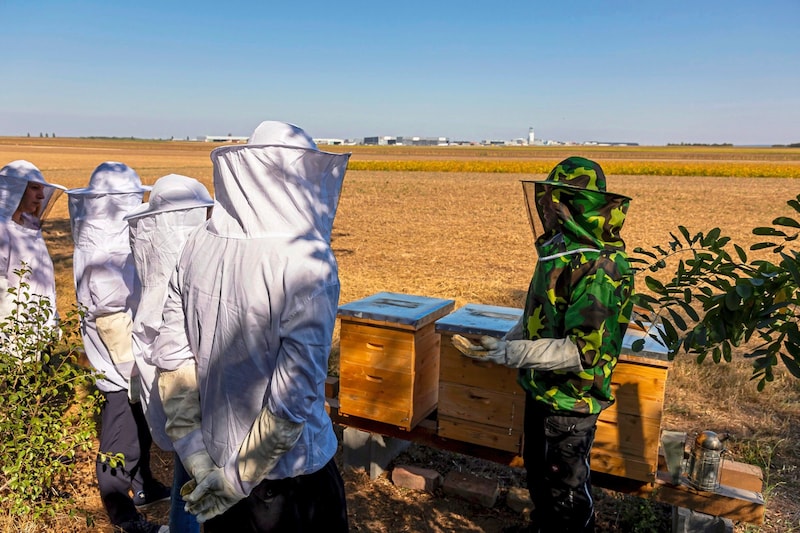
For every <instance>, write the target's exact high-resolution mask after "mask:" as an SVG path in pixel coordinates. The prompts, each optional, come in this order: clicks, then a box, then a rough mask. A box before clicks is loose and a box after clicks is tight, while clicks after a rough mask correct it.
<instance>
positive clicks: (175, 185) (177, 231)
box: [125, 174, 214, 450]
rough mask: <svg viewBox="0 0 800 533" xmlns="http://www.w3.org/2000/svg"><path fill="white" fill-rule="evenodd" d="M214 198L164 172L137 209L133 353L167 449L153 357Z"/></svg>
mask: <svg viewBox="0 0 800 533" xmlns="http://www.w3.org/2000/svg"><path fill="white" fill-rule="evenodd" d="M213 204H214V200H213V199H212V198H211V195H210V194H209V193H208V191H207V190H206V188H205V187H204V186H203V184H202V183H200V182H199V181H197V180H195V179H194V178H189V177H187V176H181V175H178V174H170V175H168V176H164V177H161V178H159V179H158V180H157V181H156V182H155V184H154V185H153V189H152V192H151V193H150V201H149V202H148V203H144V204H142V205H141V206H139V207H138V208H136V209H134V210H133V211H131V212H130V213H129V214H128V215H127V216H126V217H125V218H126V219H127V220H128V223H129V224H130V239H131V241H130V242H131V248H132V250H133V257H134V261H135V263H136V272H137V274H138V278H139V282H140V283H141V287H142V289H141V290H142V293H141V299H140V300H139V305H138V307H137V309H136V315H135V317H134V321H133V355H134V358H135V359H136V368H137V370H138V377H139V382H140V385H141V401H142V409H143V410H144V414H145V417H146V418H147V422H148V425H149V426H150V433H151V434H152V435H153V440H154V441H155V443H156V444H157V445H158V447H159V448H161V449H162V450H172V441H170V439H169V437H167V434H166V432H165V431H164V424H165V422H166V416H165V414H164V407H163V405H162V403H161V398H160V397H159V394H158V387H154V383H155V380H156V368H155V367H154V366H152V365H150V364H148V363H147V362H146V361H149V360H150V358H151V354H152V351H153V348H154V342H155V338H156V336H157V335H158V328H159V327H160V326H161V313H162V311H163V309H164V302H165V300H166V298H167V284H168V282H169V277H170V275H171V274H172V271H173V270H175V264H176V262H177V260H178V255H179V253H180V251H181V248H182V247H183V243H184V242H185V241H186V237H188V235H189V233H191V232H192V230H194V229H195V228H196V227H197V226H199V225H201V224H202V223H203V222H205V220H206V212H207V207H210V206H211V205H213Z"/></svg>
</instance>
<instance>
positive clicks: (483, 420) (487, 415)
mask: <svg viewBox="0 0 800 533" xmlns="http://www.w3.org/2000/svg"><path fill="white" fill-rule="evenodd" d="M520 315H522V310H520V309H512V308H509V307H497V306H491V305H477V304H467V305H465V306H464V307H462V308H460V309H459V310H458V311H456V312H454V313H452V314H450V315H448V316H446V317H444V318H441V319H439V320H438V321H437V322H436V331H437V332H439V333H440V334H441V336H442V341H441V342H442V348H441V352H440V354H441V362H440V370H439V411H438V413H437V416H438V422H439V425H438V430H437V433H438V435H439V436H441V437H445V438H450V439H453V440H458V441H463V442H469V443H472V444H478V445H481V446H487V447H489V448H495V449H499V450H505V451H510V452H514V453H520V452H521V450H522V429H523V420H524V413H525V392H524V391H523V390H522V388H521V387H520V386H519V385H518V384H517V380H516V377H517V370H516V369H512V368H507V367H505V366H500V365H495V364H493V363H489V362H484V361H476V360H475V359H470V358H468V357H464V356H463V355H461V353H460V352H459V351H458V350H456V349H455V348H454V347H453V345H452V342H451V340H452V338H453V335H455V334H460V335H463V336H464V337H467V338H468V339H471V340H472V341H473V342H475V343H478V339H480V337H481V336H482V335H489V336H492V337H502V336H503V335H505V334H506V333H507V332H508V331H509V330H510V329H511V328H512V327H513V326H514V324H516V322H517V321H518V320H519V317H520Z"/></svg>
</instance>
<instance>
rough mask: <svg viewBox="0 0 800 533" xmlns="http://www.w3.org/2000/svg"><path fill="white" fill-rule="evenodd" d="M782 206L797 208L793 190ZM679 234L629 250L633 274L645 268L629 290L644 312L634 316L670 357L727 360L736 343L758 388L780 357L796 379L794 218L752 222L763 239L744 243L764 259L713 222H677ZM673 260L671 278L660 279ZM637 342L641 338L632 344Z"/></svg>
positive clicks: (799, 344)
mask: <svg viewBox="0 0 800 533" xmlns="http://www.w3.org/2000/svg"><path fill="white" fill-rule="evenodd" d="M787 205H788V206H789V207H790V208H792V209H793V210H794V212H795V213H796V214H797V213H800V195H798V196H797V197H796V198H794V199H792V200H789V201H788V202H787ZM795 216H796V215H795ZM678 233H679V234H677V235H676V234H675V233H670V237H671V240H670V241H669V243H668V244H667V245H666V246H665V247H664V246H654V247H652V248H651V249H644V248H636V249H634V251H633V254H632V255H631V263H632V264H633V265H634V267H635V268H636V270H637V275H640V274H645V278H644V282H645V285H646V287H647V289H648V292H639V293H638V294H637V295H636V297H635V298H636V304H637V305H639V306H640V307H643V308H644V309H646V310H647V311H648V313H649V317H646V318H645V317H641V316H640V317H636V318H635V319H634V321H635V322H637V324H638V325H639V326H640V327H643V328H645V329H646V330H647V331H648V335H649V336H650V337H652V338H653V339H655V340H657V341H659V342H660V343H662V344H663V345H664V346H665V347H666V348H667V349H668V351H669V358H670V359H673V358H674V357H675V356H676V355H677V354H678V353H680V352H681V351H684V352H686V353H688V354H691V355H694V356H695V357H696V359H697V361H698V363H700V362H702V361H704V360H705V359H706V357H707V356H708V355H711V357H712V359H713V360H714V362H716V363H719V362H721V361H723V360H724V361H727V362H730V361H731V359H732V354H733V351H734V349H741V350H742V351H743V354H744V357H745V358H748V359H751V360H752V365H753V379H756V380H758V390H763V389H764V387H765V386H766V384H767V383H768V382H770V381H773V379H774V368H775V367H776V366H777V365H778V364H779V363H782V364H783V365H784V366H785V367H786V368H787V369H788V371H789V372H790V373H791V374H792V375H793V376H794V377H796V378H800V330H798V303H799V302H800V252H798V250H797V245H796V243H797V239H798V235H800V223H798V221H797V220H796V219H795V218H791V217H788V216H785V217H784V216H782V217H778V218H776V219H774V220H773V221H772V226H766V227H757V228H754V229H753V234H754V235H758V236H762V237H767V238H768V240H765V241H763V242H758V243H756V244H753V245H752V246H750V249H749V250H750V251H751V252H754V251H760V252H761V255H763V254H765V253H766V255H767V257H768V258H767V259H749V258H748V254H747V251H746V250H745V249H744V248H743V247H742V246H739V245H738V244H735V243H732V242H731V239H730V238H729V237H726V236H724V235H722V233H721V231H720V229H719V228H713V229H711V230H709V231H707V232H705V233H704V232H699V233H695V234H694V235H692V234H690V232H689V231H688V230H687V229H686V228H685V227H683V226H679V227H678ZM676 261H677V265H676V266H675V267H674V268H675V270H674V272H673V273H672V279H671V280H670V281H669V282H667V283H663V282H661V281H659V279H657V278H658V277H661V278H663V277H664V276H663V274H669V273H670V270H669V269H670V268H673V267H672V265H675V264H676V263H675V262H676ZM659 273H661V274H662V275H661V276H656V274H659ZM655 323H658V324H661V326H662V327H660V328H655V327H653V324H655ZM643 346H644V339H640V340H638V341H636V342H635V343H634V344H633V350H634V351H639V350H641V349H642V348H643Z"/></svg>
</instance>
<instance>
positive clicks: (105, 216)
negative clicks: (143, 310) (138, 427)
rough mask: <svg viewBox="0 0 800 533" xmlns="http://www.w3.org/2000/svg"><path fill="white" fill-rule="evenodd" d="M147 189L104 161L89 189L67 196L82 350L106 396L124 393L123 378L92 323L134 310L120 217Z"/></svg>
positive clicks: (132, 273)
mask: <svg viewBox="0 0 800 533" xmlns="http://www.w3.org/2000/svg"><path fill="white" fill-rule="evenodd" d="M149 189H150V187H148V186H143V185H142V183H141V180H140V178H139V175H138V174H137V173H136V172H135V171H134V170H133V169H132V168H130V167H128V166H127V165H125V164H123V163H117V162H114V161H108V162H105V163H102V164H101V165H99V166H98V167H97V168H96V169H95V171H94V172H93V173H92V176H91V178H90V180H89V186H88V187H84V188H80V189H70V190H69V191H67V194H68V195H69V215H70V223H71V225H72V239H73V241H74V243H75V248H74V252H73V271H74V276H75V292H76V295H77V300H78V303H79V304H81V305H83V306H86V316H85V317H84V320H83V327H82V333H83V342H84V348H85V349H86V355H87V357H88V358H89V361H90V362H91V363H92V366H94V368H95V369H97V370H98V371H99V372H100V373H102V374H104V376H105V379H99V380H98V382H97V385H98V388H100V389H101V390H103V391H106V392H111V391H117V390H122V389H127V387H128V379H127V377H126V376H124V375H123V374H120V372H119V371H118V370H117V369H116V368H115V366H114V364H113V362H112V360H111V357H110V355H109V353H108V350H107V349H106V347H105V345H104V343H103V341H102V340H101V338H100V336H99V334H98V332H97V329H96V325H95V320H96V318H97V317H99V316H107V315H112V314H115V313H120V312H125V313H128V314H130V315H131V316H132V314H133V312H135V310H136V304H137V302H138V301H139V283H138V279H137V278H136V270H135V267H134V262H133V254H132V253H131V248H130V238H129V235H128V223H127V222H126V221H125V220H123V218H124V217H125V215H126V214H127V213H128V212H129V211H131V210H132V209H133V208H135V207H137V206H139V205H141V203H142V198H143V196H144V192H145V191H147V190H149Z"/></svg>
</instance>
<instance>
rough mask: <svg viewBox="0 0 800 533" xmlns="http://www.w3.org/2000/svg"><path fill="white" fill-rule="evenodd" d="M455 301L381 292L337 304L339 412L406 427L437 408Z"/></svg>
mask: <svg viewBox="0 0 800 533" xmlns="http://www.w3.org/2000/svg"><path fill="white" fill-rule="evenodd" d="M453 306H454V302H453V300H443V299H439V298H428V297H425V296H414V295H410V294H397V293H389V292H382V293H378V294H375V295H372V296H369V297H367V298H364V299H362V300H357V301H355V302H350V303H348V304H345V305H342V306H340V307H339V313H338V317H339V319H340V321H341V333H340V345H339V348H340V349H339V412H340V413H341V414H343V415H350V416H358V417H361V418H366V419H368V420H374V421H377V422H383V423H386V424H392V425H394V426H397V427H400V428H402V429H406V430H410V429H411V428H413V427H414V426H416V425H417V423H419V421H420V420H422V419H424V418H425V417H426V416H428V415H429V414H430V413H431V412H433V410H434V409H436V405H437V401H438V397H439V342H440V341H439V334H438V333H436V331H435V328H434V322H435V320H436V319H438V318H440V317H442V316H444V315H446V314H447V313H449V312H450V311H451V310H452V309H453Z"/></svg>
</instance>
